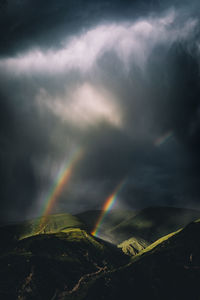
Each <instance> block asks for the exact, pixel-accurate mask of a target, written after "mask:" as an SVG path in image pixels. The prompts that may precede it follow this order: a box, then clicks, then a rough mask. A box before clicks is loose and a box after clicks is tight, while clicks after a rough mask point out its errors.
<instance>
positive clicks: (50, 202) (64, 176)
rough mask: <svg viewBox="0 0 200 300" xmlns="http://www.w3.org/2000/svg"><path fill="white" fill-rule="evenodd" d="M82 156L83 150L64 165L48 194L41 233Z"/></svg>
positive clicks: (40, 225)
mask: <svg viewBox="0 0 200 300" xmlns="http://www.w3.org/2000/svg"><path fill="white" fill-rule="evenodd" d="M82 155H83V150H82V149H79V150H77V151H76V152H75V153H74V154H73V155H72V157H71V159H70V160H68V161H67V162H66V163H65V164H64V167H62V168H61V170H60V171H59V173H58V175H57V177H56V179H55V180H54V183H53V185H52V187H51V188H50V190H49V193H48V194H47V197H46V199H45V202H44V206H43V208H42V213H41V214H40V215H42V218H41V221H40V224H39V232H41V231H43V229H44V227H45V225H46V221H47V217H48V215H49V214H50V213H51V211H52V209H53V207H54V205H55V203H56V201H57V200H58V197H59V196H60V194H61V192H62V190H63V188H64V186H65V185H66V184H67V182H68V181H69V178H70V176H71V173H72V171H73V168H74V167H75V165H76V163H77V162H78V161H79V160H80V158H81V156H82Z"/></svg>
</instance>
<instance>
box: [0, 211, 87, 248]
mask: <svg viewBox="0 0 200 300" xmlns="http://www.w3.org/2000/svg"><path fill="white" fill-rule="evenodd" d="M41 225H42V226H41ZM66 228H82V229H85V225H84V224H83V223H82V222H81V221H80V220H79V219H78V218H76V217H75V216H72V215H71V214H67V213H65V214H57V215H51V216H47V217H41V218H37V219H34V220H30V221H25V222H22V223H18V224H12V225H7V226H2V227H0V237H1V247H0V252H1V251H2V249H4V248H5V247H8V246H9V245H10V246H11V247H13V244H14V243H15V242H16V241H18V240H20V239H23V238H26V237H29V236H33V235H36V234H39V233H56V232H60V231H61V230H63V229H66Z"/></svg>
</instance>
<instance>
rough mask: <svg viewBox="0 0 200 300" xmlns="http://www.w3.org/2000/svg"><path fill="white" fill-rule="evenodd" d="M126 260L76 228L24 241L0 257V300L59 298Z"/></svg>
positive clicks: (112, 247)
mask: <svg viewBox="0 0 200 300" xmlns="http://www.w3.org/2000/svg"><path fill="white" fill-rule="evenodd" d="M128 260H129V258H128V256H125V255H124V254H123V253H122V252H121V251H120V250H119V249H117V248H116V247H115V246H113V245H111V244H109V243H106V242H103V241H101V240H98V239H96V238H94V237H93V236H91V235H90V234H88V233H87V232H86V231H85V230H82V229H79V228H68V229H64V230H63V231H61V232H59V233H53V234H52V233H51V234H40V235H35V236H32V237H29V238H25V239H23V240H19V241H18V242H16V244H15V247H14V248H13V249H12V250H10V251H8V252H5V253H3V254H1V255H0V299H4V300H6V299H37V300H40V299H41V300H45V299H60V297H61V298H62V297H64V296H62V295H65V296H66V295H70V294H71V293H72V291H73V290H76V289H78V288H79V286H81V284H82V281H85V280H89V279H90V278H92V276H95V275H97V274H100V273H103V272H106V271H111V270H113V269H114V268H118V267H119V266H121V265H123V264H125V263H127V262H128Z"/></svg>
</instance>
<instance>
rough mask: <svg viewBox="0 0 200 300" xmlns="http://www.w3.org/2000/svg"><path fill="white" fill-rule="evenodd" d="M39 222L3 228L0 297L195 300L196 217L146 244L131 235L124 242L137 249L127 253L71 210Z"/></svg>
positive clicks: (199, 232)
mask: <svg viewBox="0 0 200 300" xmlns="http://www.w3.org/2000/svg"><path fill="white" fill-rule="evenodd" d="M136 217H137V216H136ZM140 220H141V218H140ZM158 220H159V218H157V219H156V220H155V222H158ZM36 221H38V220H36ZM39 221H40V223H39V224H43V226H42V227H41V226H39V227H38V224H37V222H36V223H35V222H34V221H31V222H26V223H24V224H23V226H22V224H20V225H19V226H18V225H13V226H15V227H12V230H11V227H9V226H8V228H6V227H4V228H3V229H2V228H1V231H0V233H1V252H0V299H4V300H10V299H11V300H12V299H13V300H15V299H18V300H35V299H37V300H47V299H48V300H57V299H58V300H118V299H119V300H121V299H138V298H139V299H140V300H144V299H153V300H158V299H159V300H160V299H163V300H168V299H172V300H179V299H180V300H184V299H192V300H197V299H198V300H199V299H200V293H199V282H200V222H192V223H190V224H188V225H187V226H186V227H185V228H183V229H179V230H178V231H176V232H174V233H171V234H168V235H167V236H164V237H162V238H161V239H159V240H157V241H155V242H154V243H153V244H151V245H149V246H148V247H147V248H145V247H146V246H147V244H146V241H145V240H143V239H142V238H140V239H139V238H138V239H137V238H131V239H130V240H128V241H125V242H123V243H122V245H121V246H122V247H121V248H123V247H125V249H126V250H127V249H128V252H129V250H130V249H131V251H132V250H133V251H134V253H128V254H134V255H135V256H134V257H130V256H127V255H125V254H123V252H122V251H121V250H120V249H119V248H117V247H116V246H115V245H112V244H110V243H108V242H105V241H103V240H101V239H98V238H95V237H93V236H92V235H91V234H90V233H89V231H87V230H86V229H84V224H82V223H81V222H80V221H79V220H78V219H77V218H74V217H72V216H71V215H68V214H65V216H63V215H56V216H49V217H48V218H47V219H45V223H44V222H42V223H41V220H39ZM172 223H173V222H172ZM26 224H27V228H26ZM36 224H37V226H36ZM157 224H159V222H158V223H157ZM78 226H80V227H82V228H79V227H78ZM20 228H21V230H22V229H23V230H22V231H23V232H21V233H20ZM38 228H39V230H38ZM141 228H143V227H142V226H141ZM151 228H155V230H156V227H155V225H154V227H151ZM41 229H42V230H41ZM15 230H16V232H15ZM138 232H139V229H138ZM6 233H8V236H9V238H7V239H6ZM27 233H28V234H27ZM31 233H32V235H31ZM142 233H143V231H141V235H142ZM2 237H4V238H2ZM130 247H131V248H130ZM125 252H126V251H125Z"/></svg>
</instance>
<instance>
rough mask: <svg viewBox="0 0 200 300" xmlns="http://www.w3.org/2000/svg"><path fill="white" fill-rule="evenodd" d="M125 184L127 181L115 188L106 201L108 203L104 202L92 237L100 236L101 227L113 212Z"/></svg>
mask: <svg viewBox="0 0 200 300" xmlns="http://www.w3.org/2000/svg"><path fill="white" fill-rule="evenodd" d="M124 184H125V180H122V181H121V182H120V183H119V184H118V185H117V187H116V188H115V190H114V191H113V193H112V194H111V195H110V196H109V197H108V198H107V199H106V201H105V202H104V205H103V207H102V212H101V214H100V216H99V218H98V220H97V222H96V225H95V227H94V229H93V231H92V232H91V234H92V235H94V236H98V233H99V230H100V227H101V225H102V223H103V221H104V219H105V216H106V215H107V214H108V212H109V211H110V210H111V208H112V207H113V205H114V204H115V201H116V199H117V196H118V194H119V192H120V190H121V189H122V187H123V186H124Z"/></svg>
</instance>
